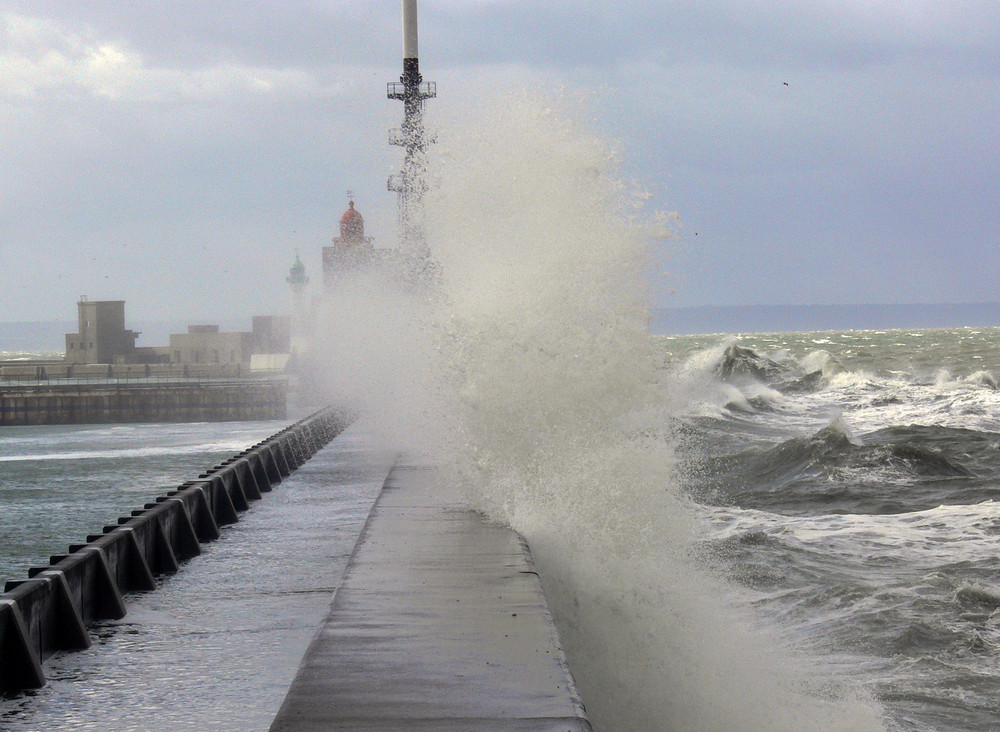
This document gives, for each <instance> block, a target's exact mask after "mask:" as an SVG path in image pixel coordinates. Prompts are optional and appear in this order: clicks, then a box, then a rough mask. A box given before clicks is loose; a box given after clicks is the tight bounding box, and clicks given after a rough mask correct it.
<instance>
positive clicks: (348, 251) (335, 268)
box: [323, 191, 375, 286]
mask: <svg viewBox="0 0 1000 732" xmlns="http://www.w3.org/2000/svg"><path fill="white" fill-rule="evenodd" d="M347 195H348V203H347V210H346V211H344V214H343V215H342V216H341V217H340V236H338V237H335V238H334V239H333V246H332V247H323V284H324V285H325V286H329V285H330V284H331V283H333V282H335V281H336V280H337V278H339V277H340V276H342V275H344V274H346V273H349V272H354V271H357V270H361V269H365V268H367V267H370V266H371V265H372V264H373V263H374V261H375V245H374V240H373V239H372V237H370V236H365V217H364V216H362V215H361V212H360V211H358V210H357V209H356V208H354V198H353V196H352V195H351V193H350V191H348V194H347Z"/></svg>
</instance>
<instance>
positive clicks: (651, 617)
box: [427, 93, 881, 732]
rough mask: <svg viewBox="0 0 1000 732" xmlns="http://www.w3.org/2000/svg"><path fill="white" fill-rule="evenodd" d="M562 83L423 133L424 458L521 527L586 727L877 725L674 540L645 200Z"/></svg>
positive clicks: (684, 532)
mask: <svg viewBox="0 0 1000 732" xmlns="http://www.w3.org/2000/svg"><path fill="white" fill-rule="evenodd" d="M574 101H575V100H574V99H573V98H572V96H571V95H566V96H563V97H561V98H557V99H549V98H546V97H545V95H543V94H535V93H524V94H515V95H512V96H509V97H506V98H504V99H500V100H490V101H489V102H486V103H484V104H483V106H482V107H480V108H478V109H474V110H470V111H468V112H466V113H465V115H464V117H463V118H462V119H461V121H460V123H457V124H453V125H450V126H447V127H444V128H442V130H441V131H440V133H439V145H438V146H437V149H436V150H435V151H434V155H435V157H434V158H433V159H432V161H431V169H432V170H435V171H436V172H437V177H438V178H439V181H438V185H437V186H436V187H433V186H432V190H431V192H430V193H429V194H428V201H427V203H428V235H429V242H430V247H431V251H432V255H433V257H434V259H435V260H436V261H437V262H438V263H439V264H440V272H441V280H440V284H441V298H440V300H439V302H438V306H437V307H436V309H435V319H436V325H435V335H434V337H435V339H436V346H435V349H434V355H435V356H436V358H437V363H436V365H435V371H436V374H435V376H434V377H433V380H434V381H436V382H437V384H438V387H439V389H440V391H439V394H438V396H439V399H440V405H441V406H440V407H438V408H436V409H435V410H434V411H435V412H436V413H437V414H439V415H441V416H442V419H445V420H447V422H446V426H447V432H448V434H449V438H450V439H449V447H450V450H451V452H450V455H448V454H442V455H441V458H442V459H445V458H447V459H450V461H451V463H452V465H453V466H454V468H455V470H456V471H457V474H458V475H459V476H460V478H461V480H463V481H464V483H465V484H466V485H468V486H469V487H470V491H471V496H472V500H473V501H474V502H475V504H476V505H477V506H478V507H479V508H480V509H481V510H483V511H484V513H486V514H487V515H488V516H489V517H490V518H491V519H493V520H495V521H498V522H502V523H505V524H509V525H511V526H513V527H514V528H516V529H518V530H519V531H521V532H523V533H524V534H525V535H526V536H527V538H528V540H529V542H530V544H531V546H532V548H533V551H534V553H535V557H536V561H537V563H538V566H539V568H540V572H541V576H542V581H543V583H544V585H545V588H546V592H547V596H548V597H549V600H550V603H551V606H552V610H553V613H554V615H555V618H556V621H557V624H558V626H559V629H560V633H561V635H562V638H563V640H564V642H565V644H566V647H567V652H568V655H569V658H570V663H571V666H572V669H573V672H574V674H575V675H576V678H577V681H578V683H579V685H580V688H581V693H582V695H583V698H584V700H585V702H586V704H587V706H588V711H589V712H590V715H591V718H592V720H593V721H594V722H595V726H596V728H597V729H603V730H664V729H669V730H683V731H685V732H690V731H692V730H760V731H764V730H767V731H768V732H772V731H774V730H788V731H792V730H794V731H795V732H799V731H800V730H805V729H823V730H871V729H880V728H881V724H880V721H879V720H880V712H879V710H878V708H877V707H876V706H875V705H872V704H869V703H866V702H864V701H862V700H859V699H857V698H854V697H845V696H838V694H840V693H841V692H842V690H841V689H839V688H838V687H837V685H836V684H835V683H833V682H831V681H829V680H828V679H827V678H826V677H825V675H824V674H823V672H822V670H820V671H812V672H810V671H809V670H808V668H807V666H806V664H805V662H803V661H800V660H799V659H797V658H796V657H795V656H794V655H793V654H791V653H789V652H786V651H783V650H781V641H780V640H778V639H777V638H776V637H773V635H776V634H771V635H769V634H768V633H767V632H766V631H764V630H763V629H761V628H760V626H759V625H757V624H755V623H754V622H752V621H751V620H749V619H747V617H746V616H745V615H746V612H745V611H744V610H742V609H741V608H740V607H739V606H738V605H737V604H736V603H735V602H733V601H732V600H731V599H730V596H731V595H732V593H733V591H732V590H731V589H730V588H728V587H727V586H726V585H724V584H723V583H722V582H721V581H720V580H716V579H714V578H712V577H710V576H706V574H705V573H704V572H703V571H700V570H698V569H697V568H695V566H694V564H693V561H692V560H691V558H690V557H691V547H692V545H693V544H694V542H695V540H696V537H697V536H698V534H699V531H700V526H699V522H698V520H697V518H696V510H695V507H694V506H692V505H690V504H689V503H688V501H687V499H685V497H684V496H683V495H682V493H681V491H679V490H678V489H677V488H676V478H675V475H674V467H673V465H674V463H673V451H672V443H671V440H670V439H669V437H668V433H667V431H666V430H665V427H664V426H665V425H667V424H668V423H669V420H670V416H671V414H672V412H673V409H674V407H672V406H671V405H676V404H678V403H679V402H680V401H681V400H682V395H679V394H677V393H675V392H674V391H672V390H671V389H669V388H664V387H663V386H662V385H661V384H658V376H657V370H656V368H655V364H656V361H657V357H656V354H655V353H654V351H653V348H652V344H651V340H650V337H649V335H648V332H647V328H646V322H647V315H648V313H647V309H646V304H647V303H646V272H647V262H648V255H649V233H650V227H652V229H653V230H656V231H659V230H660V229H661V224H662V219H660V218H657V217H650V218H651V219H652V220H651V223H650V224H646V223H644V221H643V219H642V218H641V212H639V211H637V210H636V206H635V203H636V200H637V197H636V196H635V195H633V193H632V191H631V190H630V189H629V187H628V186H626V185H625V184H623V183H622V182H621V180H620V177H619V174H618V160H617V156H616V154H615V150H614V149H613V148H612V147H611V146H609V145H608V144H606V143H605V142H603V141H602V140H600V139H599V138H597V137H595V136H594V135H592V134H589V133H587V132H586V131H584V130H583V129H581V127H580V125H579V124H577V123H576V122H575V121H574V115H573V113H572V112H570V111H569V110H571V109H572V108H573V107H574V104H573V102H574ZM816 665H817V666H821V664H816Z"/></svg>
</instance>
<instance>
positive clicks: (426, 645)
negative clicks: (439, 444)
mask: <svg viewBox="0 0 1000 732" xmlns="http://www.w3.org/2000/svg"><path fill="white" fill-rule="evenodd" d="M332 729H338V730H347V729H351V730H463V731H465V732H470V731H475V730H563V731H565V730H590V729H591V727H590V724H589V722H588V721H587V718H586V712H585V711H584V708H583V704H582V703H581V701H580V698H579V695H578V693H577V691H576V687H575V684H574V681H573V678H572V676H571V675H570V672H569V670H568V667H567V665H566V659H565V655H564V653H563V651H562V648H561V646H560V643H559V638H558V635H557V634H556V630H555V627H554V625H553V623H552V619H551V616H550V615H549V611H548V607H547V605H546V602H545V598H544V596H543V595H542V591H541V587H540V585H539V582H538V576H537V574H536V573H535V570H534V567H533V565H532V562H531V556H530V553H529V551H528V548H527V545H526V544H525V543H524V541H523V540H522V539H521V538H520V537H519V536H518V535H517V534H516V533H514V532H512V531H510V530H508V529H504V528H501V527H496V526H490V525H488V524H486V523H485V522H484V521H483V518H482V517H481V516H480V515H479V514H477V513H475V512H473V511H471V510H469V509H468V508H466V507H465V506H464V505H463V503H462V500H461V496H460V495H459V491H458V490H457V489H456V488H455V486H453V485H449V484H448V482H446V481H443V480H442V479H441V477H440V475H439V474H438V473H437V472H436V471H435V470H432V469H427V468H420V467H417V466H413V465H410V466H403V465H397V466H396V467H395V468H394V469H393V471H392V472H391V473H390V475H389V478H388V479H387V481H386V485H385V487H384V488H383V490H382V493H381V494H380V496H379V499H378V501H377V502H376V504H375V506H374V508H373V509H372V513H371V515H370V516H369V518H368V521H367V523H366V524H365V528H364V530H363V531H362V534H361V537H360V538H359V540H358V544H357V546H356V547H355V550H354V553H353V555H352V557H351V559H350V561H349V563H348V566H347V569H346V571H345V575H344V578H343V580H342V582H341V584H340V586H339V587H338V589H337V591H336V593H335V595H334V599H333V602H332V605H331V607H330V612H329V614H328V615H327V617H326V619H325V620H324V622H323V624H322V625H321V626H320V629H319V630H318V632H317V634H316V636H315V638H314V639H313V642H312V644H311V645H310V647H309V650H308V651H307V653H306V656H305V658H304V659H303V662H302V665H301V667H300V668H299V672H298V674H297V675H296V677H295V680H294V682H293V683H292V686H291V688H290V689H289V692H288V695H287V696H286V698H285V701H284V703H283V705H282V707H281V709H280V711H279V712H278V715H277V717H276V718H275V720H274V723H273V724H272V725H271V731H272V732H309V731H313V730H332Z"/></svg>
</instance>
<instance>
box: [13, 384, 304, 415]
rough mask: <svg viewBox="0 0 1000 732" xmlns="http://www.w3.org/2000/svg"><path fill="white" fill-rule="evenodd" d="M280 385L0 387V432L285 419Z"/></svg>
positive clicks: (285, 392) (284, 386) (284, 391)
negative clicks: (29, 428)
mask: <svg viewBox="0 0 1000 732" xmlns="http://www.w3.org/2000/svg"><path fill="white" fill-rule="evenodd" d="M287 396H288V386H287V384H286V383H285V382H284V381H282V380H266V381H265V380H250V379H246V380H239V381H204V382H171V383H116V382H111V383H75V384H32V385H21V384H16V383H15V384H9V385H2V386H0V426H9V425H42V424H107V423H127V422H221V421H232V420H256V419H284V418H285V417H286V413H287V412H286V408H287V407H286V404H287Z"/></svg>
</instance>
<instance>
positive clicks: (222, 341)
mask: <svg viewBox="0 0 1000 732" xmlns="http://www.w3.org/2000/svg"><path fill="white" fill-rule="evenodd" d="M290 345H291V319H290V318H289V317H288V316H287V315H255V316H254V317H253V329H252V330H251V331H249V332H246V331H235V332H224V331H220V330H219V326H218V325H189V326H188V332H187V333H171V335H170V348H169V351H170V363H172V364H183V365H185V366H190V365H206V364H207V365H212V366H214V365H218V366H238V367H239V368H240V369H241V370H244V369H251V366H252V363H253V360H254V359H256V358H257V357H258V356H261V355H269V356H274V355H280V356H281V357H282V358H281V359H278V360H279V361H280V365H278V366H275V365H274V364H275V363H277V361H276V360H275V359H274V358H271V359H265V361H266V362H267V364H269V366H268V367H267V368H266V369H264V370H269V371H274V370H280V368H281V367H283V366H284V363H285V362H286V361H287V360H288V351H289V347H290ZM251 370H252V369H251Z"/></svg>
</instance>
